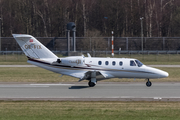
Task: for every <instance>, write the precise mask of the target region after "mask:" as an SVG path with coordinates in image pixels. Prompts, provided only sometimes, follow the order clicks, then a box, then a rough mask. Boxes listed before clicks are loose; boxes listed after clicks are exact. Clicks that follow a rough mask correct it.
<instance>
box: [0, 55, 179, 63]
mask: <svg viewBox="0 0 180 120" xmlns="http://www.w3.org/2000/svg"><path fill="white" fill-rule="evenodd" d="M58 56H59V57H65V56H62V55H58ZM99 56H101V57H105V55H99ZM108 56H109V57H111V56H110V55H108ZM108 56H107V57H108ZM115 57H117V58H135V59H138V60H140V61H141V62H143V63H144V64H146V65H150V64H151V65H163V64H167V65H177V64H180V55H179V54H159V55H157V54H149V55H148V54H120V55H115ZM26 61H27V57H26V56H25V55H24V54H12V55H0V65H15V64H16V65H23V64H28V63H27V62H26Z"/></svg>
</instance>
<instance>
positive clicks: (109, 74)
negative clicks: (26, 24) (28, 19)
mask: <svg viewBox="0 0 180 120" xmlns="http://www.w3.org/2000/svg"><path fill="white" fill-rule="evenodd" d="M13 37H14V38H15V39H16V41H17V43H18V44H19V45H20V47H21V49H22V50H23V52H24V53H25V55H26V56H27V57H28V61H27V62H28V63H30V64H33V65H36V66H38V67H41V68H44V69H47V70H50V71H53V72H55V73H59V74H62V75H68V76H72V77H76V78H79V81H82V80H88V81H89V83H88V85H89V87H94V86H95V85H96V83H97V81H100V80H103V79H110V78H134V79H135V78H143V79H147V82H146V86H147V87H150V86H151V85H152V83H151V82H150V80H149V79H155V78H164V77H168V76H169V74H168V73H167V72H165V71H162V70H159V69H155V68H152V67H148V66H146V65H143V64H142V63H141V62H140V61H139V60H137V59H131V58H100V57H91V56H90V54H88V57H84V56H83V55H82V56H72V57H65V58H58V57H57V56H56V55H55V54H54V53H52V52H51V51H50V50H49V49H47V48H46V47H45V46H44V45H43V44H41V43H40V42H39V41H38V40H37V39H36V38H34V37H33V36H31V35H25V34H13Z"/></svg>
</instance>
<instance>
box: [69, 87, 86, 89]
mask: <svg viewBox="0 0 180 120" xmlns="http://www.w3.org/2000/svg"><path fill="white" fill-rule="evenodd" d="M85 88H89V86H71V87H69V89H85Z"/></svg>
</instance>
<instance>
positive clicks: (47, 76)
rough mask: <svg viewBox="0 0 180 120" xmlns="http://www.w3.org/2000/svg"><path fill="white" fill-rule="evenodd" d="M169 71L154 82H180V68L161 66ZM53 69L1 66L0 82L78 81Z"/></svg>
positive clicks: (114, 80) (123, 80)
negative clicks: (54, 71) (165, 75)
mask: <svg viewBox="0 0 180 120" xmlns="http://www.w3.org/2000/svg"><path fill="white" fill-rule="evenodd" d="M159 69H162V70H164V71H167V72H168V73H169V77H168V78H162V79H151V81H152V82H180V74H179V73H180V68H159ZM60 76H61V75H60V74H57V73H53V72H51V71H48V70H45V69H42V68H39V67H36V68H8V67H7V68H0V82H35V83H55V82H56V83H57V82H78V79H77V78H73V77H69V76H65V75H64V76H63V77H60ZM104 82H144V79H136V80H135V81H134V79H118V78H113V79H108V80H104Z"/></svg>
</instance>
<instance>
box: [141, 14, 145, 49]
mask: <svg viewBox="0 0 180 120" xmlns="http://www.w3.org/2000/svg"><path fill="white" fill-rule="evenodd" d="M143 19H144V17H141V18H140V20H141V50H142V51H143V37H144V35H143Z"/></svg>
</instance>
